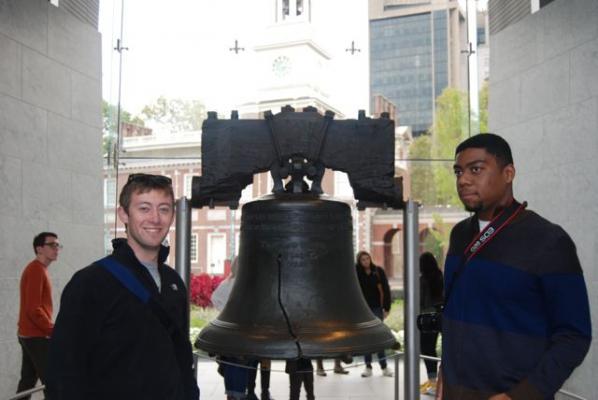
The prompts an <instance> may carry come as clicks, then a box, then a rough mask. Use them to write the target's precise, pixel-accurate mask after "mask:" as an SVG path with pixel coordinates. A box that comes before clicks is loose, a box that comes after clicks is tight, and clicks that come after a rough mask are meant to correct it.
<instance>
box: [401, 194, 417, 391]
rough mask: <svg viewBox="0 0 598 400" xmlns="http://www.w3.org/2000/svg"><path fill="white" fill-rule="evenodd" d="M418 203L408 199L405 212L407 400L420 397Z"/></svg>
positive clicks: (405, 365)
mask: <svg viewBox="0 0 598 400" xmlns="http://www.w3.org/2000/svg"><path fill="white" fill-rule="evenodd" d="M417 207H418V203H416V202H414V201H413V200H408V201H407V203H406V205H405V209H404V211H403V225H404V246H403V249H404V252H403V254H404V265H405V269H404V270H405V277H404V282H405V303H404V313H405V360H404V362H403V364H404V369H405V382H404V384H405V389H404V393H405V396H404V398H405V399H409V400H419V398H420V396H419V394H420V393H419V363H420V361H419V353H420V350H419V332H418V330H417V325H416V320H417V313H418V312H419V279H418V278H419V265H418V264H419V229H418V228H419V217H418V209H417Z"/></svg>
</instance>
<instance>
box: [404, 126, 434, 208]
mask: <svg viewBox="0 0 598 400" xmlns="http://www.w3.org/2000/svg"><path fill="white" fill-rule="evenodd" d="M431 156H432V138H431V137H430V135H427V134H426V135H420V136H418V137H416V138H415V139H414V140H413V142H411V145H410V146H409V158H410V159H411V160H422V161H411V162H410V163H409V170H410V174H411V198H412V199H414V200H416V201H418V202H420V203H422V204H436V190H435V185H434V171H433V170H432V166H431V165H430V161H424V160H429V159H430V158H431Z"/></svg>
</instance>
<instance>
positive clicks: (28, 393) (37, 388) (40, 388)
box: [7, 385, 46, 400]
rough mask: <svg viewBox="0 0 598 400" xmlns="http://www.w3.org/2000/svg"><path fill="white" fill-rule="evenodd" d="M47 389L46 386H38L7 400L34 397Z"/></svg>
mask: <svg viewBox="0 0 598 400" xmlns="http://www.w3.org/2000/svg"><path fill="white" fill-rule="evenodd" d="M45 388H46V387H45V386H44V385H41V386H36V387H34V388H33V389H27V390H23V391H22V392H19V393H17V394H15V395H14V396H12V397H9V398H8V399H7V400H18V399H22V398H23V397H26V396H29V395H32V394H33V393H37V392H39V391H41V390H44V389H45Z"/></svg>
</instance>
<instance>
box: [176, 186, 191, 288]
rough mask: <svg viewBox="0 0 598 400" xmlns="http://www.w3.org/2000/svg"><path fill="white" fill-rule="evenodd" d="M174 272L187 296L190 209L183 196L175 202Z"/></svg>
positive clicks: (189, 265) (189, 276)
mask: <svg viewBox="0 0 598 400" xmlns="http://www.w3.org/2000/svg"><path fill="white" fill-rule="evenodd" d="M175 256H176V259H175V270H176V272H178V273H179V275H180V276H181V278H182V279H183V282H184V283H185V286H186V287H187V296H189V286H190V285H189V284H190V281H191V207H190V204H189V200H188V199H187V198H186V197H185V196H183V197H181V198H180V199H178V200H177V201H176V249H175Z"/></svg>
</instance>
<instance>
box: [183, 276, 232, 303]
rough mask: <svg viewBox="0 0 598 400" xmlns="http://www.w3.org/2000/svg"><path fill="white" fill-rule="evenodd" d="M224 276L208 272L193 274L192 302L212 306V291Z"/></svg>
mask: <svg viewBox="0 0 598 400" xmlns="http://www.w3.org/2000/svg"><path fill="white" fill-rule="evenodd" d="M223 280H224V278H223V277H222V276H218V275H216V276H210V275H208V274H205V273H204V274H199V275H193V274H192V275H191V299H190V300H191V304H195V305H196V306H199V307H202V308H206V307H210V306H212V301H211V299H212V293H213V292H214V290H216V288H217V287H218V285H220V282H222V281H223Z"/></svg>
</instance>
